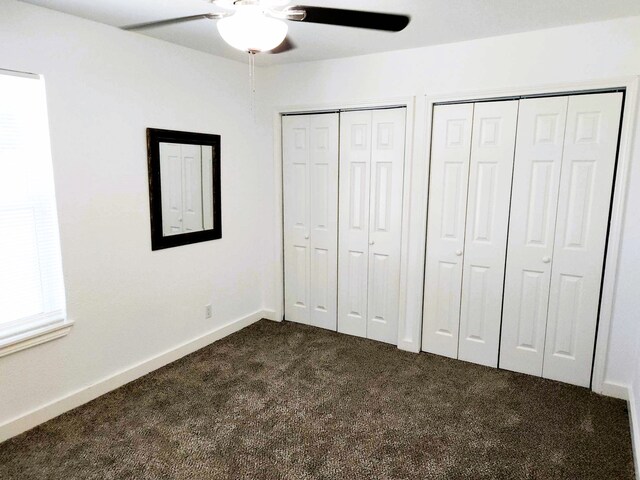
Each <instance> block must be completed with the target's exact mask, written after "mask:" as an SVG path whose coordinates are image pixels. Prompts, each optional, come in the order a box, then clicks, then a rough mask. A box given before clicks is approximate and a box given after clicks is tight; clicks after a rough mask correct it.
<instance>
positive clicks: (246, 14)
mask: <svg viewBox="0 0 640 480" xmlns="http://www.w3.org/2000/svg"><path fill="white" fill-rule="evenodd" d="M287 29H288V27H287V24H286V23H285V22H283V21H282V20H277V19H275V18H270V17H267V16H266V15H264V13H263V11H262V9H261V8H260V7H259V6H257V5H241V6H238V9H237V11H236V13H234V14H233V15H232V16H230V17H226V18H223V19H221V20H218V32H220V36H221V37H222V39H223V40H224V41H225V42H227V43H228V44H229V45H231V46H232V47H233V48H237V49H238V50H242V51H243V52H266V51H269V50H272V49H274V48H276V47H277V46H278V45H280V44H281V43H282V41H283V40H284V38H285V37H286V36H287Z"/></svg>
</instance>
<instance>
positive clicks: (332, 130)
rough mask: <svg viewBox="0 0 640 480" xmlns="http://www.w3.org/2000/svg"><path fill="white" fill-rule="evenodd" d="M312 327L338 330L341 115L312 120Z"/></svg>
mask: <svg viewBox="0 0 640 480" xmlns="http://www.w3.org/2000/svg"><path fill="white" fill-rule="evenodd" d="M309 122H310V131H309V144H310V152H309V168H310V171H309V174H310V183H309V185H310V189H311V196H310V198H309V208H310V222H309V225H310V227H311V228H310V241H311V245H310V248H311V250H310V254H311V275H310V299H309V300H310V305H311V325H315V326H317V327H322V328H327V329H329V330H334V331H335V330H336V322H337V302H338V114H337V113H326V114H322V115H313V116H310V117H309Z"/></svg>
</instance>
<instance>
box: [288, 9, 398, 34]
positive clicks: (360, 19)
mask: <svg viewBox="0 0 640 480" xmlns="http://www.w3.org/2000/svg"><path fill="white" fill-rule="evenodd" d="M288 10H293V11H297V10H303V11H304V12H305V15H304V17H303V18H302V19H299V18H295V17H292V18H289V20H291V21H294V22H309V23H323V24H326V25H340V26H343V27H356V28H368V29H371V30H385V31H387V32H399V31H400V30H403V29H404V28H405V27H406V26H407V25H409V20H410V18H409V17H408V16H407V15H396V14H393V13H378V12H365V11H361V10H345V9H342V8H327V7H313V6H309V5H293V6H290V7H287V8H286V9H285V10H284V11H285V12H286V11H288Z"/></svg>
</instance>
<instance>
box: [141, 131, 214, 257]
mask: <svg viewBox="0 0 640 480" xmlns="http://www.w3.org/2000/svg"><path fill="white" fill-rule="evenodd" d="M160 143H179V144H191V145H205V146H211V147H212V150H213V165H212V168H211V170H212V174H213V179H212V186H213V195H212V198H213V228H212V229H209V230H201V231H198V232H189V233H180V234H176V235H170V236H166V237H165V236H163V231H162V189H161V187H160ZM147 165H148V169H149V205H150V212H151V250H161V249H163V248H170V247H177V246H180V245H189V244H191V243H198V242H206V241H208V240H216V239H218V238H222V206H221V201H220V197H221V195H220V135H211V134H207V133H191V132H180V131H175V130H162V129H158V128H147Z"/></svg>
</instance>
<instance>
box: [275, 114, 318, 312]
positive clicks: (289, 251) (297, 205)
mask: <svg viewBox="0 0 640 480" xmlns="http://www.w3.org/2000/svg"><path fill="white" fill-rule="evenodd" d="M309 129H310V120H309V116H307V115H293V116H286V117H283V118H282V149H283V177H284V178H283V185H284V194H283V195H284V197H283V201H284V257H285V258H284V279H285V285H284V291H285V319H287V320H291V321H293V322H298V323H304V324H309V323H310V322H311V314H310V311H311V309H310V307H309V305H310V303H309V302H310V253H309V249H310V248H309V247H310V242H309V236H310V225H311V224H310V220H309V151H310V147H309Z"/></svg>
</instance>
